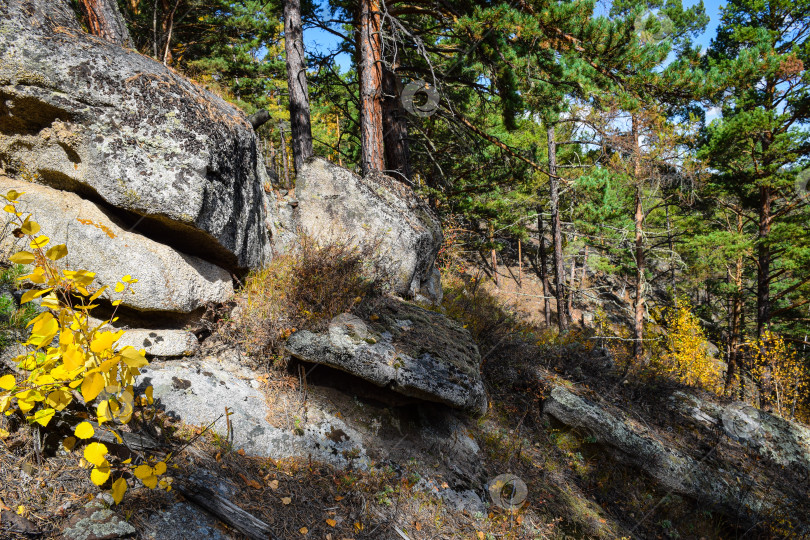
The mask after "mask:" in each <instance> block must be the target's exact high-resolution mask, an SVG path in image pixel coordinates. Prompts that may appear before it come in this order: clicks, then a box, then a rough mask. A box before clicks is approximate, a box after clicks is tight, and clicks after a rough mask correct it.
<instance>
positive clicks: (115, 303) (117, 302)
mask: <svg viewBox="0 0 810 540" xmlns="http://www.w3.org/2000/svg"><path fill="white" fill-rule="evenodd" d="M120 303H121V300H113V303H112V305H113V307H115V306H117V305H119V304H120Z"/></svg>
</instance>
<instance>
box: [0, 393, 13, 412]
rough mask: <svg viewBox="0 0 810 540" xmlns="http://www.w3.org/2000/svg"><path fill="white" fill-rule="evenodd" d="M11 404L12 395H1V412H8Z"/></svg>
mask: <svg viewBox="0 0 810 540" xmlns="http://www.w3.org/2000/svg"><path fill="white" fill-rule="evenodd" d="M10 406H11V396H2V397H0V412H6V411H7V410H8V408H9V407H10Z"/></svg>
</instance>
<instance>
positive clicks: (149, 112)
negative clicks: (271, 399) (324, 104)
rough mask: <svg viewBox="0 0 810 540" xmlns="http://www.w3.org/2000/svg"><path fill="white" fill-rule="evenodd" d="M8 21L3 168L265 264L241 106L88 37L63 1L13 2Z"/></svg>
mask: <svg viewBox="0 0 810 540" xmlns="http://www.w3.org/2000/svg"><path fill="white" fill-rule="evenodd" d="M0 21H1V22H0V168H4V169H5V170H6V172H7V173H8V174H9V175H12V176H17V177H22V178H25V179H27V180H30V181H33V182H36V183H40V184H44V185H48V186H50V187H53V188H57V189H61V190H66V191H73V192H76V193H78V194H80V195H82V196H83V197H85V198H89V199H92V200H94V201H97V202H101V203H103V204H105V205H108V206H109V207H110V208H113V209H115V211H116V212H117V214H118V215H119V216H120V217H121V218H122V219H123V220H126V221H128V222H129V223H136V222H138V230H139V231H140V232H141V233H143V234H145V235H147V236H150V237H152V238H154V239H157V240H159V241H162V242H164V243H168V244H170V245H171V246H173V247H180V251H182V252H184V253H188V254H190V255H196V256H198V257H201V258H203V259H205V260H208V261H209V262H213V263H215V264H217V265H218V266H221V267H223V268H226V269H228V270H230V271H235V270H242V269H246V268H250V267H256V266H258V265H260V264H261V263H262V261H263V259H264V256H265V253H266V252H267V251H266V250H267V246H268V245H269V244H268V238H267V229H266V224H265V198H264V192H263V184H264V183H265V181H266V180H267V173H266V171H265V168H264V163H263V160H262V158H261V156H260V154H259V152H258V151H257V145H256V135H255V133H254V132H253V129H252V127H251V126H250V124H249V123H248V122H247V120H246V119H245V116H244V115H243V114H242V112H240V111H239V110H238V109H237V108H236V107H234V106H233V105H230V104H228V103H226V102H225V101H224V100H222V99H221V98H219V97H217V96H215V95H213V94H212V93H210V92H208V91H206V90H205V89H203V88H202V87H200V86H199V85H197V84H195V83H193V82H191V81H190V80H188V79H186V78H184V77H182V76H180V75H178V74H177V73H175V72H174V71H172V70H171V69H169V68H166V67H164V66H163V65H161V64H160V63H158V62H155V61H154V60H152V59H150V58H147V57H145V56H143V55H140V54H138V53H137V52H135V51H130V50H127V49H124V48H122V47H119V46H117V45H114V44H112V43H109V42H107V41H104V40H102V39H99V38H96V37H94V36H91V35H88V34H86V33H84V32H83V31H82V30H81V28H80V26H79V24H78V22H77V21H76V18H75V16H74V14H73V13H72V10H71V8H70V5H69V3H68V1H67V0H7V1H5V2H2V3H0Z"/></svg>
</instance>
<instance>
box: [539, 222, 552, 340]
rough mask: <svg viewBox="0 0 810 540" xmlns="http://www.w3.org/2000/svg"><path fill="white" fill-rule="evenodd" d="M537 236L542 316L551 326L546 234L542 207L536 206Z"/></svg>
mask: <svg viewBox="0 0 810 540" xmlns="http://www.w3.org/2000/svg"><path fill="white" fill-rule="evenodd" d="M537 237H538V240H539V241H540V246H539V247H538V251H539V255H540V282H541V283H542V284H543V316H544V318H545V320H546V326H551V301H550V299H549V295H550V294H551V285H549V282H548V257H547V255H546V234H545V231H544V230H543V214H542V208H540V207H537Z"/></svg>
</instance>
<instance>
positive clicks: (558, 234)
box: [546, 124, 568, 332]
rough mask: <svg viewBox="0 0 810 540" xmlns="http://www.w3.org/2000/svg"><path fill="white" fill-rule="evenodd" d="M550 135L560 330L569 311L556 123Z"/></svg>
mask: <svg viewBox="0 0 810 540" xmlns="http://www.w3.org/2000/svg"><path fill="white" fill-rule="evenodd" d="M546 134H547V135H548V172H549V178H548V184H549V190H550V197H549V205H550V206H551V239H552V243H553V248H554V249H553V262H554V281H555V286H556V288H555V294H554V296H555V297H556V298H557V326H558V327H559V329H560V332H565V331H566V330H567V329H568V313H567V309H566V303H565V267H564V265H563V252H562V225H561V223H560V181H559V178H557V141H556V139H555V138H554V125H553V124H549V125H548V127H547V128H546Z"/></svg>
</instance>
